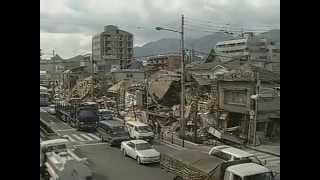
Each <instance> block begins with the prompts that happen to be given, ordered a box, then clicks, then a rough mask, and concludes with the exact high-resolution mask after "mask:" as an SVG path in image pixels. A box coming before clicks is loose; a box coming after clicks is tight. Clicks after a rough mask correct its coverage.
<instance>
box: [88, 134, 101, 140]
mask: <svg viewBox="0 0 320 180" xmlns="http://www.w3.org/2000/svg"><path fill="white" fill-rule="evenodd" d="M88 135H89V136H91V137H93V138H94V139H96V140H98V141H100V138H99V137H98V136H96V135H94V134H92V133H88Z"/></svg>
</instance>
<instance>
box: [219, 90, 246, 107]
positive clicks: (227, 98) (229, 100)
mask: <svg viewBox="0 0 320 180" xmlns="http://www.w3.org/2000/svg"><path fill="white" fill-rule="evenodd" d="M224 103H225V104H238V105H246V104H247V91H246V90H225V92H224Z"/></svg>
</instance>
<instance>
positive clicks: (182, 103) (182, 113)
mask: <svg viewBox="0 0 320 180" xmlns="http://www.w3.org/2000/svg"><path fill="white" fill-rule="evenodd" d="M183 26H184V16H183V15H182V16H181V98H180V100H181V107H180V112H181V113H180V119H181V125H180V128H181V136H182V147H184V138H185V137H184V136H185V127H186V126H185V125H186V123H185V119H184V28H183Z"/></svg>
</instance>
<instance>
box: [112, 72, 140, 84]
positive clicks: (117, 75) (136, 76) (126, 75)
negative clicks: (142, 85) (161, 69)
mask: <svg viewBox="0 0 320 180" xmlns="http://www.w3.org/2000/svg"><path fill="white" fill-rule="evenodd" d="M111 74H112V77H113V80H114V81H115V82H118V81H121V80H128V79H132V80H136V81H144V72H143V71H129V70H119V71H114V72H111Z"/></svg>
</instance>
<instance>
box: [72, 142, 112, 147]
mask: <svg viewBox="0 0 320 180" xmlns="http://www.w3.org/2000/svg"><path fill="white" fill-rule="evenodd" d="M105 144H107V145H108V144H109V143H92V144H80V145H74V147H82V146H96V145H105Z"/></svg>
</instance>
